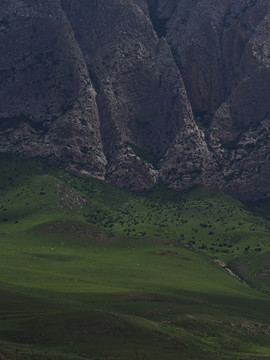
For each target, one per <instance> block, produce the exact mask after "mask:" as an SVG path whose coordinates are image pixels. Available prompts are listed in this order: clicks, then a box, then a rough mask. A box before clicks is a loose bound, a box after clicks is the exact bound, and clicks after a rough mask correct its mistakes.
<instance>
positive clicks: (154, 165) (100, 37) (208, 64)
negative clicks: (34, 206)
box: [0, 0, 270, 200]
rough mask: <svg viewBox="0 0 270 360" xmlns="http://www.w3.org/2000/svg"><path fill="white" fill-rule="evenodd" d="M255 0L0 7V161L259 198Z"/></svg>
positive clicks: (264, 122)
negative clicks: (36, 161)
mask: <svg viewBox="0 0 270 360" xmlns="http://www.w3.org/2000/svg"><path fill="white" fill-rule="evenodd" d="M269 21H270V5H269V4H268V2H267V0H261V1H256V0H242V1H239V0H225V1H222V2H219V3H216V2H215V1H213V0H194V1H192V2H191V1H187V0H148V1H146V0H97V1H95V0H90V1H89V0H78V1H76V2H74V1H73V0H61V1H60V0H43V1H34V0H20V1H18V0H16V1H15V0H9V1H6V0H3V1H2V2H1V4H0V46H1V58H0V83H1V87H0V151H2V152H16V153H20V154H21V155H23V156H36V155H38V156H42V157H45V158H47V159H49V160H50V161H51V162H53V163H56V164H61V165H62V166H64V167H65V168H66V169H68V170H69V171H75V172H77V173H78V172H79V173H86V174H89V175H90V176H94V177H98V178H101V179H106V180H107V181H110V182H112V183H114V184H116V185H118V186H122V187H126V188H132V189H136V190H140V189H145V188H150V187H151V186H153V185H154V184H155V183H156V182H157V181H159V180H161V181H163V182H164V183H166V184H168V185H169V186H171V187H174V188H177V189H187V188H188V187H190V186H192V185H195V184H205V185H208V186H214V187H217V188H219V189H221V190H224V191H226V192H228V193H230V194H232V195H234V196H236V197H238V198H240V199H244V200H255V199H259V198H264V197H269V195H270V184H269V175H270V174H269V168H270V164H269V139H270V129H269V127H270V122H269V121H270V120H269V116H270V99H269V92H268V89H269V86H268V85H269V83H270V70H269V69H270V67H269V59H270V53H269V51H270V47H269V45H270V44H269V38H270V37H269V34H270V27H269V26H270V22H269Z"/></svg>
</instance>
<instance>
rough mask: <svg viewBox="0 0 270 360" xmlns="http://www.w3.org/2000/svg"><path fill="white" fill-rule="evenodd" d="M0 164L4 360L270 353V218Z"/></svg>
mask: <svg viewBox="0 0 270 360" xmlns="http://www.w3.org/2000/svg"><path fill="white" fill-rule="evenodd" d="M0 166H1V175H0V199H1V203H0V220H1V221H0V295H1V296H0V358H1V353H9V354H11V355H13V358H14V359H23V358H28V359H29V358H32V359H96V360H97V359H99V360H101V359H102V360H105V359H119V360H124V359H145V360H148V359H149V360H151V359H155V360H156V359H157V360H158V359H160V360H161V359H164V360H166V359H177V360H181V359H183V360H189V359H190V360H192V359H215V360H216V359H250V360H255V359H268V358H270V345H269V334H270V306H269V305H270V301H269V300H270V298H269V296H268V295H267V293H268V292H269V284H270V283H269V274H268V272H267V269H268V268H267V266H268V263H269V250H270V249H269V248H270V246H269V238H270V237H269V221H268V220H267V219H266V217H265V216H264V217H263V215H265V213H259V212H258V211H256V213H252V212H250V211H249V210H248V207H246V206H244V205H243V204H241V203H239V202H238V201H236V200H233V199H231V198H229V197H227V196H225V195H223V194H220V193H218V192H216V191H213V190H209V189H204V188H197V189H194V190H192V191H190V192H188V193H185V194H182V193H176V192H172V191H170V190H168V189H166V188H164V187H162V186H158V187H157V188H155V189H153V190H152V191H149V192H148V193H144V194H136V193H130V192H126V191H123V190H119V189H117V188H114V187H112V186H111V185H108V184H104V183H102V182H98V181H95V180H91V179H87V178H78V177H73V176H71V175H68V174H66V173H64V172H62V171H61V170H59V169H54V168H51V167H49V166H47V165H46V164H44V163H43V162H42V161H23V160H20V159H18V158H16V157H12V156H2V157H1V159H0ZM218 262H220V263H221V262H223V263H224V265H223V266H225V264H226V263H228V266H229V267H230V268H231V269H232V270H233V271H234V272H236V273H237V274H238V275H239V276H240V278H243V280H245V281H246V282H247V283H249V284H251V285H252V286H253V287H257V290H256V289H254V288H251V287H250V286H247V285H246V284H245V283H244V282H241V281H239V280H237V279H236V278H234V277H233V276H231V275H230V274H229V272H228V271H227V270H225V269H223V268H222V267H221V266H218V264H217V263H218ZM258 290H263V291H264V293H262V292H260V291H258Z"/></svg>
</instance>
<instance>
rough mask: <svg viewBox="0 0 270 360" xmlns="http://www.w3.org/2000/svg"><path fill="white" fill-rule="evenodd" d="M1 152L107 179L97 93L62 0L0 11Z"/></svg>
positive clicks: (11, 3)
mask: <svg viewBox="0 0 270 360" xmlns="http://www.w3.org/2000/svg"><path fill="white" fill-rule="evenodd" d="M0 44H1V58H0V83H1V87H0V89H1V90H0V137H1V141H0V151H2V152H3V151H4V152H15V153H18V154H21V155H24V156H41V157H46V158H49V159H51V160H52V161H53V162H54V163H56V164H62V165H63V166H65V167H66V168H67V169H69V170H74V171H77V172H78V171H80V170H81V169H83V170H84V171H85V172H88V173H90V174H91V175H93V176H96V177H101V178H103V177H104V173H105V165H106V159H105V156H104V154H103V149H102V142H101V138H100V125H99V117H98V110H97V105H96V100H95V98H96V94H95V91H94V89H93V86H92V84H91V81H90V79H89V75H88V71H87V67H86V63H85V60H84V58H83V55H82V53H81V50H80V47H79V46H78V44H77V42H76V40H75V37H74V34H73V31H72V28H71V26H70V24H69V22H68V20H67V18H66V15H65V13H64V11H63V10H62V8H61V6H60V2H59V1H55V0H46V1H31V0H24V1H22V0H19V1H17V0H8V1H6V0H3V1H2V2H1V5H0Z"/></svg>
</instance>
